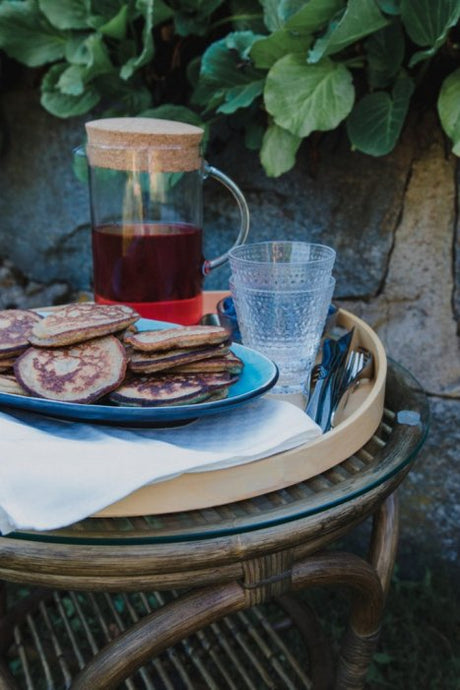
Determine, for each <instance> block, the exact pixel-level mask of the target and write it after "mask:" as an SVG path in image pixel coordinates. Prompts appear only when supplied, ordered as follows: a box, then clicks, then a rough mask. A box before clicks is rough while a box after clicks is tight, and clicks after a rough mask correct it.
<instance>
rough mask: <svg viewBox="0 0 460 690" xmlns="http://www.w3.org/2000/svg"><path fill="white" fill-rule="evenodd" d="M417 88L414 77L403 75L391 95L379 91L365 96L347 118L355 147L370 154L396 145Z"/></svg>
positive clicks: (378, 154)
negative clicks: (415, 87)
mask: <svg viewBox="0 0 460 690" xmlns="http://www.w3.org/2000/svg"><path fill="white" fill-rule="evenodd" d="M413 91H414V83H413V81H412V79H410V78H409V77H407V76H405V75H403V76H401V77H400V78H399V79H398V80H397V81H396V84H395V86H394V89H393V92H392V94H391V96H390V94H389V93H387V92H386V91H376V92H375V93H371V94H369V95H367V96H364V98H362V99H361V100H360V101H359V103H357V104H356V105H355V107H354V108H353V112H352V113H351V115H350V117H349V118H348V120H347V131H348V136H349V137H350V141H351V143H352V145H353V147H354V148H355V149H358V150H359V151H362V152H363V153H367V154H369V155H370V156H384V155H386V154H387V153H390V151H392V150H393V148H394V147H395V145H396V142H397V140H398V139H399V135H400V134H401V130H402V127H403V125H404V121H405V119H406V115H407V111H408V108H409V103H410V98H411V96H412V93H413Z"/></svg>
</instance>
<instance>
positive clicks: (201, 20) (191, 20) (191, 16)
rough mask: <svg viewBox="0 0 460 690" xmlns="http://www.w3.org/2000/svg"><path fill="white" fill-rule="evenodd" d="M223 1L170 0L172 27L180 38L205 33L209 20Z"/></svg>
mask: <svg viewBox="0 0 460 690" xmlns="http://www.w3.org/2000/svg"><path fill="white" fill-rule="evenodd" d="M223 2H224V0H170V1H169V5H170V6H171V7H172V9H173V10H174V15H173V16H174V25H175V27H176V31H177V33H178V34H179V35H180V36H187V35H188V34H197V35H199V36H201V35H203V34H204V33H206V30H207V28H208V26H209V22H210V18H211V15H212V14H213V12H215V11H216V10H217V8H218V7H220V5H222V3H223Z"/></svg>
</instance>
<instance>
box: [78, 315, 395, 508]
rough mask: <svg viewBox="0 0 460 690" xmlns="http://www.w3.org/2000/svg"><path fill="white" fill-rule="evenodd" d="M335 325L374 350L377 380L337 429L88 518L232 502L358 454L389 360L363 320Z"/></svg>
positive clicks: (377, 416)
mask: <svg viewBox="0 0 460 690" xmlns="http://www.w3.org/2000/svg"><path fill="white" fill-rule="evenodd" d="M337 321H338V323H339V324H340V325H341V326H344V327H345V328H347V329H349V328H352V327H353V326H354V327H355V338H356V340H357V341H358V342H359V344H361V345H363V346H365V347H367V348H368V349H370V350H371V351H372V353H373V355H374V361H375V378H374V380H373V381H372V383H371V384H370V385H369V386H367V387H363V388H365V390H366V389H367V390H366V392H367V395H366V396H365V399H364V400H363V401H362V402H361V403H360V404H359V405H358V407H357V409H355V410H354V411H353V412H352V413H351V414H350V415H349V416H347V417H346V419H344V420H343V421H342V422H341V423H340V424H338V426H337V427H335V428H334V429H332V430H331V431H328V432H327V433H326V434H324V435H323V436H320V437H319V438H317V439H315V440H314V441H311V442H309V443H308V444H305V445H302V446H298V447H296V448H294V449H291V450H288V451H284V452H282V453H276V454H274V455H271V456H268V457H266V458H262V459H260V460H256V461H254V462H251V463H247V464H245V465H237V466H234V467H229V468H225V469H222V470H216V469H214V470H208V471H204V472H197V473H185V474H182V475H180V476H177V477H174V478H172V479H169V480H166V481H163V482H158V483H155V484H150V485H147V486H143V487H140V488H139V489H137V490H135V491H134V492H132V493H130V494H128V495H127V496H125V497H124V498H122V499H120V500H118V501H116V502H114V503H112V504H111V505H109V506H107V507H105V508H103V509H102V510H100V511H98V512H96V513H94V514H93V515H92V516H91V517H95V518H101V517H103V518H107V517H108V518H110V517H117V518H119V517H136V516H141V515H153V514H162V513H163V514H164V513H174V512H183V511H187V510H199V509H205V508H211V507H215V506H218V505H224V504H226V503H233V502H235V501H239V500H245V499H248V498H252V497H254V496H260V495H262V494H264V493H268V492H270V491H276V490H279V489H282V488H285V487H287V486H291V485H293V484H297V483H298V482H300V481H305V480H307V479H311V478H312V477H314V476H316V475H319V474H321V473H322V472H325V471H326V470H328V469H331V468H332V467H334V466H336V465H338V464H340V463H341V462H343V461H344V460H345V459H346V458H348V457H350V456H351V455H353V453H355V452H357V451H358V450H359V449H360V448H361V447H362V446H363V445H365V443H367V441H368V440H369V439H370V438H371V437H372V436H373V434H374V433H375V431H376V429H377V428H378V426H379V424H380V422H381V419H382V415H383V405H384V394H385V382H386V375H387V358H386V353H385V349H384V347H383V345H382V343H381V341H380V339H379V337H378V336H377V334H376V333H375V331H374V330H373V329H372V328H371V327H370V326H369V325H368V324H367V323H366V322H365V321H363V320H362V319H360V318H359V317H358V316H355V315H354V314H352V313H351V312H349V311H347V310H345V309H342V308H340V309H339V311H338V314H337Z"/></svg>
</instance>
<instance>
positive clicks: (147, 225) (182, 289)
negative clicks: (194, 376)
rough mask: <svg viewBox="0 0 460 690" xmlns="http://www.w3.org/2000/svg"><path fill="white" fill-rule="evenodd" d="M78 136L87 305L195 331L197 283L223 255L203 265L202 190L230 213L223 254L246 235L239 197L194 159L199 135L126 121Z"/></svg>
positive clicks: (159, 123)
mask: <svg viewBox="0 0 460 690" xmlns="http://www.w3.org/2000/svg"><path fill="white" fill-rule="evenodd" d="M86 131H87V136H88V143H87V147H86V155H87V159H88V164H89V189H90V203H91V226H92V251H93V278H94V298H95V301H96V302H98V303H100V304H114V303H123V304H128V305H130V306H132V307H133V308H134V309H135V310H136V311H137V312H138V313H139V314H140V315H141V316H144V317H146V318H151V319H159V320H162V321H171V322H175V323H179V324H184V325H187V324H194V323H197V322H198V321H199V320H200V318H201V316H202V290H203V277H204V276H205V275H206V274H207V273H208V272H209V271H210V270H212V269H213V268H215V267H216V266H219V265H221V264H222V263H224V262H225V261H226V260H227V254H228V252H226V253H224V254H222V255H221V256H218V257H217V258H214V259H211V260H207V259H204V258H203V249H202V245H203V242H202V236H203V194H202V185H203V181H204V180H205V179H206V178H207V177H214V178H216V179H217V180H219V181H220V182H221V183H222V184H224V185H225V187H227V189H229V190H230V192H231V193H232V194H233V196H234V198H235V200H236V203H237V205H238V208H239V211H240V216H241V221H240V228H239V233H238V236H237V238H236V241H235V243H234V244H233V245H232V247H229V250H230V249H231V248H233V247H235V246H237V245H239V244H242V243H243V242H244V241H245V239H246V237H247V234H248V230H249V211H248V207H247V204H246V201H245V199H244V196H243V194H242V193H241V191H240V189H239V188H238V187H237V186H236V185H235V183H234V182H233V181H232V180H231V179H230V178H229V177H227V176H226V175H224V174H223V173H222V172H220V171H219V170H217V169H216V168H214V167H212V166H210V165H208V163H207V162H206V161H204V160H203V159H202V157H201V153H200V146H201V142H202V138H203V133H204V132H203V130H202V129H201V128H199V127H195V126H193V125H189V124H185V123H182V122H173V121H169V120H159V119H153V118H141V117H139V118H130V117H126V118H107V119H101V120H94V121H92V122H88V123H86Z"/></svg>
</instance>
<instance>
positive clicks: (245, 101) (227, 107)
mask: <svg viewBox="0 0 460 690" xmlns="http://www.w3.org/2000/svg"><path fill="white" fill-rule="evenodd" d="M264 85H265V79H259V81H252V82H251V83H249V84H245V85H244V86H234V87H233V88H231V89H228V90H227V93H226V94H225V102H224V103H222V105H220V106H219V107H218V108H217V112H218V113H224V114H225V115H230V114H231V113H234V112H235V110H238V108H247V107H248V106H250V105H251V103H252V102H253V101H254V100H255V99H256V98H257V96H260V95H261V94H262V93H263V90H264Z"/></svg>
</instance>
